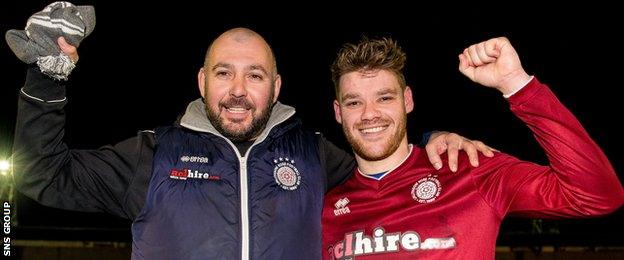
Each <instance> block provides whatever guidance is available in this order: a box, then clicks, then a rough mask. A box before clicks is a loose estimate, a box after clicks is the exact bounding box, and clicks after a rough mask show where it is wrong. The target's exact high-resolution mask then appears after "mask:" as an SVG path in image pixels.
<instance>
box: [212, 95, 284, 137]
mask: <svg viewBox="0 0 624 260" xmlns="http://www.w3.org/2000/svg"><path fill="white" fill-rule="evenodd" d="M273 96H274V93H273V92H272V91H271V95H270V96H269V99H268V101H267V103H268V104H266V106H265V107H266V110H264V111H260V114H258V116H257V117H256V116H253V111H254V110H255V109H256V107H255V106H253V105H252V104H251V103H249V102H248V101H247V99H245V98H244V97H243V98H230V99H228V100H226V101H223V102H219V104H218V106H217V111H213V110H212V109H210V107H209V105H208V104H206V107H205V109H206V114H207V116H208V120H209V121H210V123H211V124H212V126H214V128H215V129H217V131H219V133H221V134H222V135H223V136H225V138H227V139H230V140H231V141H232V142H243V141H249V140H253V139H254V138H256V137H257V136H258V135H259V134H260V133H261V132H262V131H263V130H264V128H265V127H266V124H267V122H268V121H269V118H270V117H271V111H272V110H273V105H275V104H274V103H272V101H273ZM240 105H242V106H244V107H245V108H247V109H250V110H252V119H251V124H250V125H249V127H246V128H245V129H241V130H231V129H228V128H227V127H226V124H225V123H224V121H225V119H221V118H219V112H220V110H221V107H233V106H240Z"/></svg>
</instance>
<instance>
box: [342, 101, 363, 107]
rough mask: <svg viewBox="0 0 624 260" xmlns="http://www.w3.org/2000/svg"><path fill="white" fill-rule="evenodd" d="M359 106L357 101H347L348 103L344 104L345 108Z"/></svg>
mask: <svg viewBox="0 0 624 260" xmlns="http://www.w3.org/2000/svg"><path fill="white" fill-rule="evenodd" d="M359 104H360V102H358V101H349V102H347V103H346V104H345V106H347V107H354V106H357V105H359Z"/></svg>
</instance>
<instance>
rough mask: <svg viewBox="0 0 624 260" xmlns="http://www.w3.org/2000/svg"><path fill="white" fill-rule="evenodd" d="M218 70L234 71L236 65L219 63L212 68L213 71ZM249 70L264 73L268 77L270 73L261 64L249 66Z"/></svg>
mask: <svg viewBox="0 0 624 260" xmlns="http://www.w3.org/2000/svg"><path fill="white" fill-rule="evenodd" d="M218 68H226V69H234V65H232V64H229V63H223V62H219V63H217V64H215V65H214V66H212V70H213V71H214V70H216V69H218ZM247 70H250V71H251V70H259V71H262V73H264V74H266V75H268V74H269V73H268V72H267V70H266V69H265V68H264V66H262V65H260V64H252V65H249V66H248V67H247Z"/></svg>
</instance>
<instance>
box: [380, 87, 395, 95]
mask: <svg viewBox="0 0 624 260" xmlns="http://www.w3.org/2000/svg"><path fill="white" fill-rule="evenodd" d="M386 94H392V95H396V94H398V92H397V91H396V89H394V88H385V89H382V90H380V91H377V96H382V95H386Z"/></svg>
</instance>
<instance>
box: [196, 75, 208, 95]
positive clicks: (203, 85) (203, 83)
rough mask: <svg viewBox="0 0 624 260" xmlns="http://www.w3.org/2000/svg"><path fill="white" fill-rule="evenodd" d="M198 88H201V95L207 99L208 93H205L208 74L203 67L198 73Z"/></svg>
mask: <svg viewBox="0 0 624 260" xmlns="http://www.w3.org/2000/svg"><path fill="white" fill-rule="evenodd" d="M197 86H199V93H201V96H202V97H203V98H206V96H205V94H206V93H204V92H205V91H206V73H205V71H204V68H203V67H202V68H201V69H199V72H198V73H197Z"/></svg>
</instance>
